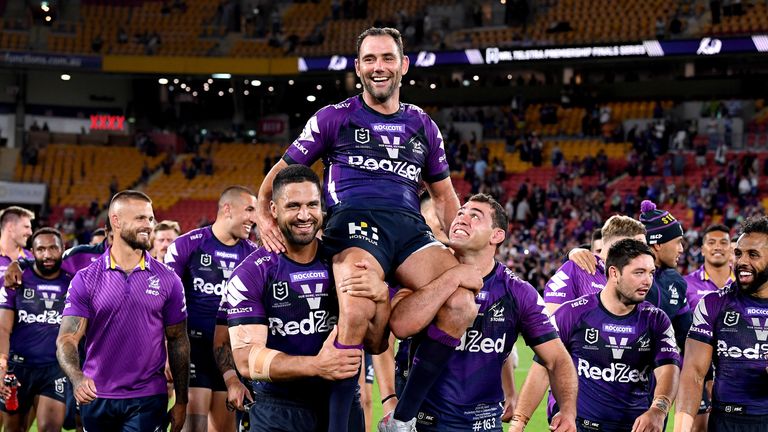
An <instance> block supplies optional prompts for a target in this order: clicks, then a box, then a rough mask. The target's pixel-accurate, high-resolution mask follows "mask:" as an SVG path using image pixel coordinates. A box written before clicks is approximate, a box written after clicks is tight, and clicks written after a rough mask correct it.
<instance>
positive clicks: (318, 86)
mask: <svg viewBox="0 0 768 432" xmlns="http://www.w3.org/2000/svg"><path fill="white" fill-rule="evenodd" d="M315 88H316V89H318V90H322V89H323V86H322V85H321V84H318V85H317V86H315Z"/></svg>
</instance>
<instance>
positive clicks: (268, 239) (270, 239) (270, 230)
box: [256, 212, 285, 253]
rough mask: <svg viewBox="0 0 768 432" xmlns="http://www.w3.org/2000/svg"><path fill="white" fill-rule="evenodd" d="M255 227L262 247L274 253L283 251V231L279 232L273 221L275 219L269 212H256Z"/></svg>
mask: <svg viewBox="0 0 768 432" xmlns="http://www.w3.org/2000/svg"><path fill="white" fill-rule="evenodd" d="M256 228H258V230H259V236H260V237H261V244H262V245H263V246H264V249H266V250H268V251H270V252H275V253H281V252H285V240H284V239H283V233H281V232H280V228H278V226H277V222H275V219H274V218H273V217H272V215H271V214H269V212H267V213H266V214H262V212H257V216H256Z"/></svg>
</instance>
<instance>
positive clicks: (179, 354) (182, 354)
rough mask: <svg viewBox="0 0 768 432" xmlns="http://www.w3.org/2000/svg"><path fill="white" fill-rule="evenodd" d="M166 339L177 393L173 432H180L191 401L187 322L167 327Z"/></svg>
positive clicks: (172, 417)
mask: <svg viewBox="0 0 768 432" xmlns="http://www.w3.org/2000/svg"><path fill="white" fill-rule="evenodd" d="M165 338H166V339H167V340H168V363H169V364H170V366H171V375H173V388H174V390H175V391H176V402H175V403H174V404H173V407H172V408H171V413H170V417H171V431H172V432H178V431H181V428H182V427H183V426H184V421H185V420H186V418H187V402H188V400H189V337H188V336H187V320H184V321H182V322H180V323H178V324H174V325H170V326H166V327H165Z"/></svg>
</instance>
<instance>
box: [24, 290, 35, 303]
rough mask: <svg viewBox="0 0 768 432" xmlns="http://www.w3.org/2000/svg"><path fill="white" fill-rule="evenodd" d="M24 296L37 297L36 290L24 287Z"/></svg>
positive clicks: (28, 298) (27, 297)
mask: <svg viewBox="0 0 768 432" xmlns="http://www.w3.org/2000/svg"><path fill="white" fill-rule="evenodd" d="M24 298H25V299H27V300H31V299H33V298H35V290H34V289H32V288H24Z"/></svg>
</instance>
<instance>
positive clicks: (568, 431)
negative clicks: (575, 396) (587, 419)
mask: <svg viewBox="0 0 768 432" xmlns="http://www.w3.org/2000/svg"><path fill="white" fill-rule="evenodd" d="M549 430H551V431H554V432H576V414H575V413H574V414H568V413H564V412H562V411H561V412H559V413H557V414H555V416H554V417H552V423H550V425H549Z"/></svg>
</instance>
